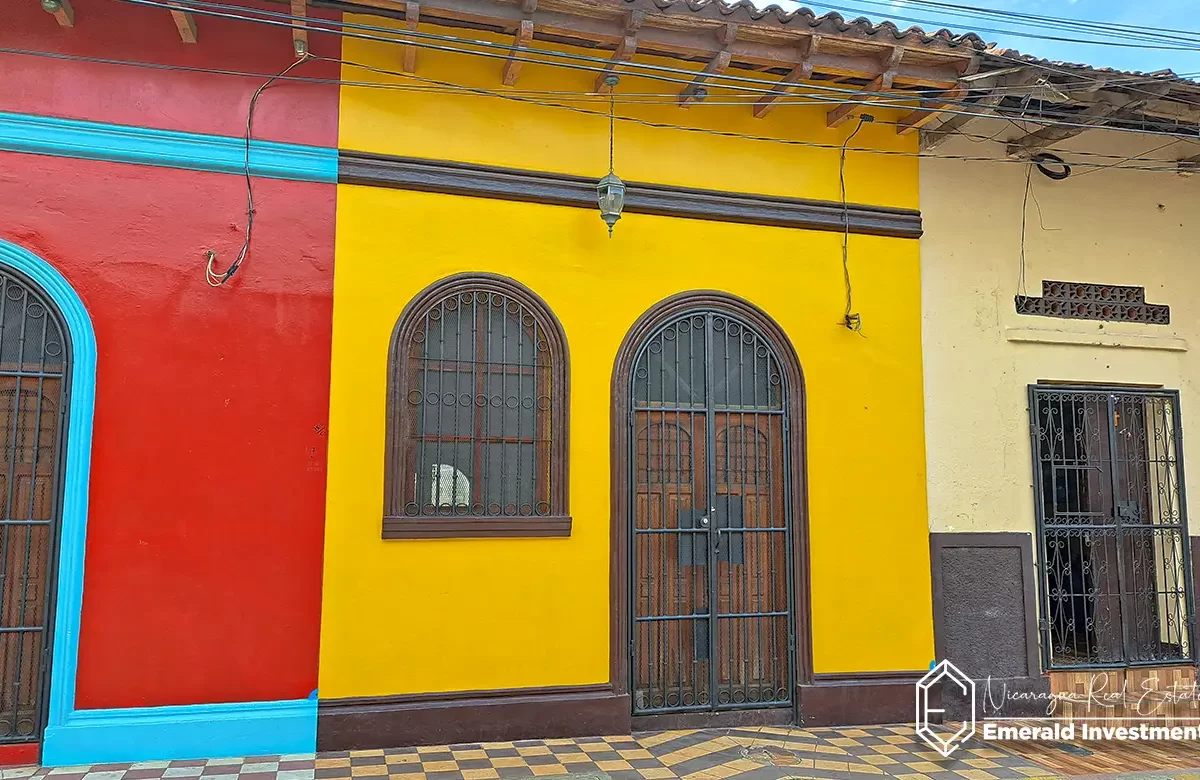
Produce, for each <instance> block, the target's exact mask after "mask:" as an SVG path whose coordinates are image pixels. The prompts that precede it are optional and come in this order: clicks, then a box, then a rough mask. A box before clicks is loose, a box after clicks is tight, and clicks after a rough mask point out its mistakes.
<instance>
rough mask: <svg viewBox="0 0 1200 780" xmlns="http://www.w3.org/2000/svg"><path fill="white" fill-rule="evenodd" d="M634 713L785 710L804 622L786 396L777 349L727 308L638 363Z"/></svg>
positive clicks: (678, 330) (633, 450) (670, 325)
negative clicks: (795, 599) (795, 564)
mask: <svg viewBox="0 0 1200 780" xmlns="http://www.w3.org/2000/svg"><path fill="white" fill-rule="evenodd" d="M630 381H631V388H630V389H631V399H632V408H631V409H630V410H629V425H630V452H629V462H630V464H631V466H630V474H629V476H628V478H629V480H630V488H631V489H630V500H631V506H630V517H631V518H632V522H633V528H632V533H631V534H630V538H631V542H630V543H631V549H630V561H631V564H632V565H631V566H630V573H631V577H632V580H633V581H632V583H631V588H630V593H631V600H632V604H631V605H630V606H631V614H632V615H633V621H632V636H631V637H630V653H631V656H632V657H631V664H630V668H631V677H632V680H631V683H632V690H633V711H634V713H635V714H638V715H641V714H651V713H661V712H678V711H709V710H729V709H745V708H754V707H779V706H787V705H790V704H791V702H792V690H793V684H792V683H793V674H792V669H793V668H794V666H795V663H794V655H795V651H794V645H795V637H794V626H793V620H792V615H793V614H794V606H793V604H792V566H791V563H792V552H791V533H792V531H791V515H790V513H791V509H790V501H789V500H788V497H789V495H790V490H791V485H790V484H789V474H790V471H789V469H788V458H789V449H790V448H789V447H788V445H787V441H788V420H787V414H786V409H787V403H786V401H787V397H786V393H787V388H786V387H785V382H784V379H783V373H782V370H781V365H780V361H779V358H778V355H777V352H776V350H775V348H774V346H773V345H772V344H771V343H770V342H769V341H768V340H767V339H766V338H764V337H763V336H762V335H761V334H759V333H757V332H756V331H755V330H754V329H753V328H751V327H750V326H748V325H746V324H745V323H743V322H741V321H739V320H738V319H735V318H734V317H732V316H730V315H728V314H726V313H722V312H719V311H711V310H693V311H690V312H687V313H685V314H683V315H680V316H678V317H675V318H673V319H671V320H669V321H668V322H666V323H665V324H663V325H662V326H660V327H659V328H658V329H657V330H656V331H654V332H653V333H652V334H651V335H650V336H649V337H648V338H647V339H646V340H645V341H644V342H643V343H642V344H641V345H640V347H639V349H638V352H637V353H636V356H635V358H634V361H633V364H632V376H631V379H630Z"/></svg>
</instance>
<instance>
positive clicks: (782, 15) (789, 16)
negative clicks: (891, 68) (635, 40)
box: [622, 0, 987, 50]
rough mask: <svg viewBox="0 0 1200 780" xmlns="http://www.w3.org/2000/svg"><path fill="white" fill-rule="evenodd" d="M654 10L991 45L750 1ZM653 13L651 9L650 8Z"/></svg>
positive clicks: (666, 5) (678, 2)
mask: <svg viewBox="0 0 1200 780" xmlns="http://www.w3.org/2000/svg"><path fill="white" fill-rule="evenodd" d="M622 2H624V3H625V4H627V5H633V4H635V3H637V4H638V5H640V6H641V7H643V8H645V7H646V6H645V4H644V3H641V2H639V0H622ZM652 3H653V6H654V8H656V9H657V10H659V11H665V12H668V13H670V12H672V11H682V10H686V11H689V12H692V13H695V14H705V13H711V12H712V11H714V10H715V11H716V13H718V14H720V15H721V16H725V17H736V18H734V19H730V21H740V22H743V23H758V24H778V25H782V26H786V27H791V28H801V29H800V30H799V31H803V32H812V33H818V34H819V33H825V34H828V35H851V36H854V37H865V38H871V39H876V40H877V41H879V42H881V43H888V44H892V43H902V42H903V43H919V44H922V45H930V44H934V45H937V44H944V45H948V46H952V47H958V46H967V47H969V48H972V49H976V50H982V49H984V48H986V47H987V44H986V43H985V42H984V40H983V39H982V38H980V37H979V36H978V35H976V34H975V33H963V34H956V33H953V32H951V31H950V30H946V29H941V30H936V31H934V32H926V31H925V30H923V29H921V28H920V27H915V26H912V27H907V28H905V29H903V30H902V29H900V28H899V27H898V26H896V25H895V24H894V23H892V22H889V21H883V22H879V23H878V24H876V23H874V22H872V21H871V20H870V19H867V18H865V17H862V16H860V17H857V18H855V19H850V20H847V19H846V17H844V16H842V15H841V14H839V13H837V12H836V11H830V12H829V13H826V14H821V15H820V16H818V15H817V14H816V13H815V12H813V11H812V10H811V9H809V8H797V9H796V10H794V11H785V10H783V9H782V8H780V7H779V6H777V5H769V6H765V7H758V6H756V5H754V4H753V3H751V2H750V0H736V2H732V3H730V2H725V0H652ZM647 10H649V9H647Z"/></svg>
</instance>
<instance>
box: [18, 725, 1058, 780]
mask: <svg viewBox="0 0 1200 780" xmlns="http://www.w3.org/2000/svg"><path fill="white" fill-rule="evenodd" d="M1054 774H1055V773H1054V772H1052V771H1050V770H1048V769H1045V768H1044V767H1042V766H1039V765H1038V764H1035V763H1034V762H1032V761H1030V760H1028V759H1025V758H1022V757H1020V756H1018V755H1016V754H1015V753H1012V752H1009V751H1007V750H1004V749H1002V748H997V747H995V746H991V745H982V744H978V743H974V744H968V745H966V746H964V747H963V748H962V749H960V750H959V751H958V752H956V753H955V754H954V755H953V756H952V757H951V758H949V759H946V758H942V757H941V756H939V755H938V754H937V753H934V752H932V751H931V750H929V749H928V747H926V746H925V744H924V743H923V742H921V741H919V740H918V739H917V737H916V736H915V734H914V733H913V729H912V727H911V726H872V727H860V728H842V729H802V728H790V727H762V728H740V729H706V730H700V731H664V732H655V733H648V734H637V735H634V736H618V737H586V738H580V739H546V740H524V741H519V742H489V743H484V744H472V745H451V746H435V747H418V748H398V749H393V750H358V751H351V752H341V753H323V754H319V755H316V756H313V755H297V756H260V757H256V758H246V759H212V760H209V761H154V762H142V763H137V764H100V765H95V766H88V767H61V768H56V769H46V768H37V767H26V768H21V769H9V770H4V771H3V772H0V780H158V779H159V778H201V780H204V779H206V778H212V780H352V779H353V778H388V780H416V779H417V778H430V780H501V779H505V780H507V778H526V777H542V776H564V775H570V776H574V777H579V778H581V780H582V778H583V777H589V778H590V779H591V780H597V779H601V780H607V779H608V778H611V780H640V779H641V778H646V779H647V780H653V779H655V778H685V779H686V780H722V778H727V777H737V778H747V780H783V778H789V779H791V780H795V779H796V778H815V779H818V780H835V779H840V778H864V777H865V776H867V775H877V776H880V777H881V778H891V777H895V778H902V779H903V780H963V779H965V780H1019V779H1020V778H1030V777H1048V776H1050V775H1054Z"/></svg>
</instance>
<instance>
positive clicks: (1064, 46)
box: [755, 0, 1200, 77]
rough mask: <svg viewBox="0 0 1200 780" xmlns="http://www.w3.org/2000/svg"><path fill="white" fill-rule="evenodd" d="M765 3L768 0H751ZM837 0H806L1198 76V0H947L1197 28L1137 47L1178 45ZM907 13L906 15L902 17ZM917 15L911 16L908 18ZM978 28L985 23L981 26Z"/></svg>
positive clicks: (1059, 54) (884, 0) (850, 12)
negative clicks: (1086, 39) (1090, 38)
mask: <svg viewBox="0 0 1200 780" xmlns="http://www.w3.org/2000/svg"><path fill="white" fill-rule="evenodd" d="M755 2H756V4H760V5H766V4H767V3H768V2H769V0H755ZM835 2H837V3H839V5H819V4H809V3H804V5H807V6H808V7H809V8H812V9H813V10H814V11H816V12H817V13H823V12H825V11H830V10H832V11H837V12H839V13H841V14H842V15H843V16H846V17H849V18H855V17H858V16H866V17H867V18H869V19H871V20H872V21H875V22H878V21H882V20H884V19H892V20H893V21H895V22H896V23H897V24H898V25H899V26H900V27H907V26H908V25H910V24H918V25H919V26H921V27H924V28H925V29H927V30H928V29H937V28H940V27H947V28H949V29H951V30H954V31H955V32H964V31H968V30H970V31H975V32H978V33H979V34H980V36H981V37H982V38H983V39H984V40H986V41H988V42H989V43H992V42H994V43H998V44H1000V45H1002V46H1007V47H1009V48H1015V49H1019V50H1020V51H1021V52H1023V53H1025V54H1033V55H1036V56H1039V57H1045V58H1047V59H1051V60H1063V61H1067V62H1082V63H1086V64H1088V65H1096V66H1107V67H1111V68H1118V69H1121V70H1141V71H1155V70H1161V69H1163V68H1170V69H1171V70H1174V71H1175V72H1176V73H1179V74H1197V76H1198V77H1200V0H1140V1H1134V2H1130V1H1129V0H945V2H948V3H954V4H957V5H969V6H974V7H986V8H990V9H995V10H1002V11H1015V12H1018V13H1025V14H1037V15H1040V16H1053V17H1061V18H1067V19H1079V20H1087V21H1100V22H1114V23H1118V24H1125V25H1135V26H1137V27H1143V28H1151V29H1161V28H1168V29H1174V30H1189V31H1196V32H1195V33H1194V35H1192V36H1191V37H1192V38H1193V39H1194V40H1195V43H1189V44H1182V43H1167V44H1163V43H1162V42H1154V41H1144V40H1137V39H1132V40H1127V41H1126V42H1127V43H1133V44H1138V45H1141V46H1162V45H1174V46H1179V47H1186V48H1180V49H1153V48H1133V47H1122V46H1116V45H1110V46H1097V45H1089V44H1079V43H1073V42H1064V41H1053V40H1044V39H1036V38H1028V37H1022V36H1019V35H1014V34H1013V32H1012V31H1019V30H1023V31H1027V32H1033V33H1034V34H1036V35H1045V36H1052V37H1064V38H1070V37H1076V36H1077V35H1080V33H1076V32H1074V31H1071V30H1058V29H1047V28H1036V29H1035V28H1030V27H1028V26H1027V25H1025V24H1023V23H1022V22H1020V21H1015V20H995V19H987V20H982V19H979V18H978V17H969V18H964V17H963V16H961V15H952V14H951V13H949V12H945V11H934V10H930V9H927V8H922V7H919V6H914V5H912V4H910V3H907V2H905V0H835ZM777 4H778V5H781V6H783V7H784V8H787V9H791V8H795V7H797V6H798V5H801V4H800V3H796V2H790V0H777ZM900 17H905V18H900ZM911 20H915V21H911ZM982 28H988V30H987V31H985V30H984V29H982Z"/></svg>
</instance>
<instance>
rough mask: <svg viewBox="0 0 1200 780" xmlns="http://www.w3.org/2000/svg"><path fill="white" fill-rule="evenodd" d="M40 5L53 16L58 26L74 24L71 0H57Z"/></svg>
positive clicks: (72, 25) (73, 10) (71, 25)
mask: <svg viewBox="0 0 1200 780" xmlns="http://www.w3.org/2000/svg"><path fill="white" fill-rule="evenodd" d="M42 7H43V8H45V9H46V11H48V12H49V13H50V14H51V15H52V16H54V20H55V21H56V22H58V24H59V26H60V27H74V26H75V9H74V8H73V7H72V6H71V0H58V1H57V2H55V3H51V4H48V5H43V6H42Z"/></svg>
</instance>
